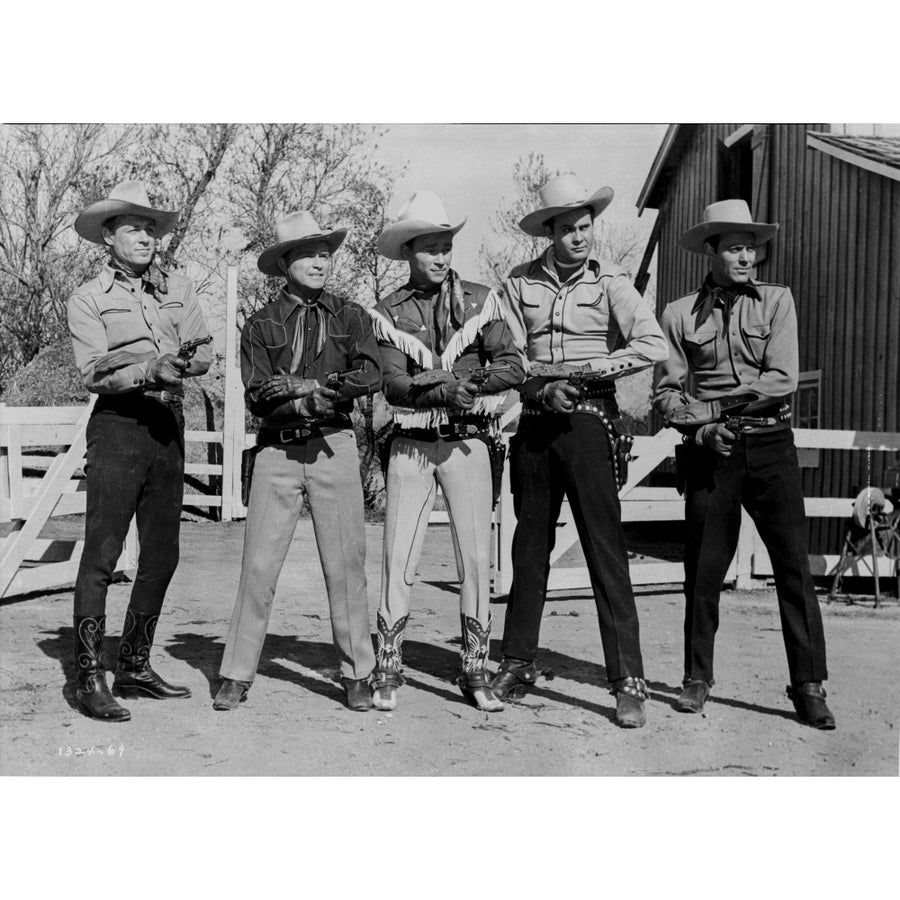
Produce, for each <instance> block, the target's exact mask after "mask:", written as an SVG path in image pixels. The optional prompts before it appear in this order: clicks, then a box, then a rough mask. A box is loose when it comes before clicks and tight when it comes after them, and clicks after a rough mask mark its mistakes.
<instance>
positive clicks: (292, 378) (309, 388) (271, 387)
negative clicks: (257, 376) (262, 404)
mask: <svg viewBox="0 0 900 900" xmlns="http://www.w3.org/2000/svg"><path fill="white" fill-rule="evenodd" d="M318 384H319V382H318V381H316V380H315V378H301V377H300V376H299V375H288V374H287V373H285V372H279V373H278V374H277V375H273V376H272V377H271V378H267V379H266V380H265V381H264V382H263V384H262V387H261V388H260V389H259V391H258V393H257V395H256V396H257V399H258V400H261V401H269V400H299V399H301V398H303V397H308V396H309V395H310V394H311V393H312V392H313V391H314V390H315V389H316V387H317V386H318Z"/></svg>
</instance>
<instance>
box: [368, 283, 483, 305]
mask: <svg viewBox="0 0 900 900" xmlns="http://www.w3.org/2000/svg"><path fill="white" fill-rule="evenodd" d="M459 283H460V285H461V286H462V289H463V293H464V294H471V293H472V291H471V290H470V289H469V286H468V284H467V283H466V282H465V281H463V280H462V279H461V278H460V280H459ZM419 293H421V290H420V288H419V287H417V286H416V285H415V284H414V283H413V282H412V281H407V282H406V284H404V285H403V287H401V288H398V289H397V290H396V291H394V293H393V294H391V296H390V297H388V298H387V299H386V300H385V303H387V304H389V305H390V306H398V305H399V304H400V303H404V302H405V301H407V300H409V298H410V297H415V296H416V294H419ZM440 293H441V292H440V289H438V291H437V292H436V293H435V295H434V296H435V297H439V296H440Z"/></svg>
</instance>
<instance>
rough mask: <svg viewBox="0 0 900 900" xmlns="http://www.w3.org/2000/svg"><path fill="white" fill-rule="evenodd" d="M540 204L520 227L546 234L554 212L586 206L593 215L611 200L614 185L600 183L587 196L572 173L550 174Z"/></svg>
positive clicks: (520, 223) (542, 190) (532, 234)
mask: <svg viewBox="0 0 900 900" xmlns="http://www.w3.org/2000/svg"><path fill="white" fill-rule="evenodd" d="M540 197H541V207H540V209H536V210H535V211H534V212H532V213H528V215H527V216H525V218H524V219H522V221H521V222H519V228H521V229H522V231H524V232H525V234H530V235H531V236H532V237H546V234H545V232H544V226H545V225H546V223H547V222H548V221H549V220H550V219H552V218H553V217H554V216H558V215H559V214H560V213H561V212H566V211H567V210H570V209H580V208H581V207H582V206H585V207H588V208H589V209H590V211H591V215H592V216H593V218H595V219H596V218H597V216H599V215H600V213H602V212H603V210H604V209H606V207H607V206H609V204H610V203H611V202H612V198H613V189H612V188H611V187H602V188H600V190H599V191H596V192H595V193H593V194H591V195H590V196H588V192H587V191H586V190H585V189H584V187H582V184H581V182H580V181H579V180H578V179H577V178H576V177H575V176H574V175H572V174H571V173H566V174H564V175H557V176H556V177H555V178H551V179H550V180H549V181H548V182H547V183H546V184H545V185H544V186H543V187H542V188H541V191H540Z"/></svg>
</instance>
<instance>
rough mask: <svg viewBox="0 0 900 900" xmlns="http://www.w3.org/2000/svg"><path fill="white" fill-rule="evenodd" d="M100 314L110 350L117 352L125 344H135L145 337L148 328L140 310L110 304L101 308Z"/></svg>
mask: <svg viewBox="0 0 900 900" xmlns="http://www.w3.org/2000/svg"><path fill="white" fill-rule="evenodd" d="M99 312H100V321H101V322H103V330H104V331H105V332H106V346H107V348H108V349H110V350H116V349H118V348H119V347H121V346H123V345H125V344H131V343H134V342H135V341H137V340H139V339H140V338H141V337H143V336H144V332H145V331H146V326H145V325H144V320H143V318H141V316H140V312H139V311H138V310H135V309H132V308H130V307H127V306H114V305H112V304H110V305H109V306H106V307H101V308H100V310H99ZM138 320H140V321H138Z"/></svg>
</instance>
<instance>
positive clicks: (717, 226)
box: [679, 222, 778, 253]
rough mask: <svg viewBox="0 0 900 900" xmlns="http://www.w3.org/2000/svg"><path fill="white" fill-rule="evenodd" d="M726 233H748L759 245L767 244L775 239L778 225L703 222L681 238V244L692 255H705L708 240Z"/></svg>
mask: <svg viewBox="0 0 900 900" xmlns="http://www.w3.org/2000/svg"><path fill="white" fill-rule="evenodd" d="M726 231H748V232H750V234H752V235H754V236H755V237H756V242H757V243H758V244H765V243H766V241H770V240H772V238H773V237H775V234H776V233H777V231H778V225H777V224H776V223H771V224H770V223H767V222H703V223H702V224H700V225H695V226H694V227H693V228H689V229H688V230H687V231H686V232H685V233H684V234H683V235H682V236H681V240H680V241H679V243H680V244H681V246H682V247H684V249H685V250H689V251H690V252H691V253H705V252H706V251H705V250H704V247H705V246H706V239H707V238H711V237H712V236H713V235H716V234H725V232H726Z"/></svg>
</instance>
